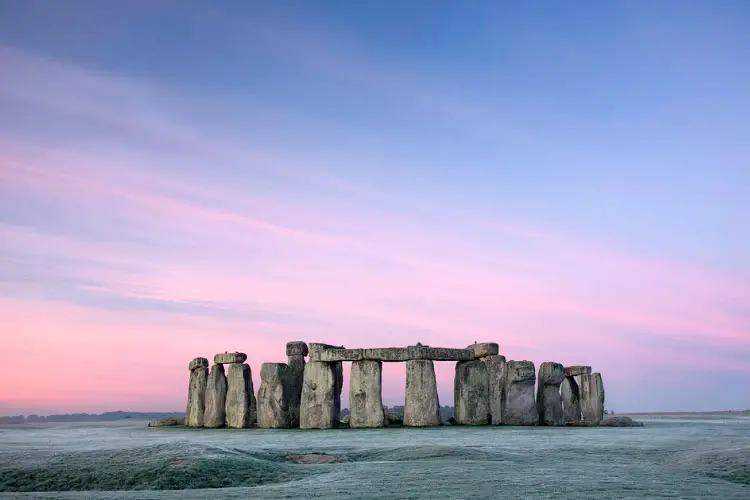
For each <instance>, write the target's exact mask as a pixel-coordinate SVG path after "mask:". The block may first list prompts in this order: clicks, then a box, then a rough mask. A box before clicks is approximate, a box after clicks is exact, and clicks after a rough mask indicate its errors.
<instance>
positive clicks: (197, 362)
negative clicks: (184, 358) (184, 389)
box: [189, 358, 208, 371]
mask: <svg viewBox="0 0 750 500" xmlns="http://www.w3.org/2000/svg"><path fill="white" fill-rule="evenodd" d="M196 368H208V360H207V359H206V358H195V359H194V360H192V361H191V362H190V365H189V369H190V371H193V370H195V369H196Z"/></svg>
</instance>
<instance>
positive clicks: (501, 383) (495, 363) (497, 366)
mask: <svg viewBox="0 0 750 500" xmlns="http://www.w3.org/2000/svg"><path fill="white" fill-rule="evenodd" d="M482 361H484V363H485V364H486V365H487V379H488V382H489V391H490V417H491V420H490V423H491V424H492V425H500V424H502V423H503V405H504V404H505V393H504V389H505V364H506V363H505V356H500V355H494V356H487V357H486V358H482Z"/></svg>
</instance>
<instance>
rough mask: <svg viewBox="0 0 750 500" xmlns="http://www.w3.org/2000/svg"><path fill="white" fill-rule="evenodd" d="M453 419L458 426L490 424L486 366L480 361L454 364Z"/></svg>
mask: <svg viewBox="0 0 750 500" xmlns="http://www.w3.org/2000/svg"><path fill="white" fill-rule="evenodd" d="M453 405H454V408H455V410H454V411H455V413H454V416H453V418H455V419H456V423H457V424H459V425H487V424H488V423H490V388H489V376H488V374H487V365H486V364H485V363H484V362H483V361H482V360H480V359H476V360H474V361H459V362H458V363H456V376H455V379H454V385H453Z"/></svg>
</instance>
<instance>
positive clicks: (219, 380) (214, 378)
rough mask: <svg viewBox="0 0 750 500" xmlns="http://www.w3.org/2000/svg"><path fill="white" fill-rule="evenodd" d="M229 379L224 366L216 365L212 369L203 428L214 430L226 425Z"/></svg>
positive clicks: (209, 376) (207, 387) (207, 389)
mask: <svg viewBox="0 0 750 500" xmlns="http://www.w3.org/2000/svg"><path fill="white" fill-rule="evenodd" d="M226 403H227V377H226V375H225V373H224V365H222V364H216V365H213V366H212V367H211V373H210V374H209V375H208V385H207V386H206V413H205V415H204V417H203V427H209V428H212V429H215V428H219V427H224V426H225V425H226V416H227V414H226Z"/></svg>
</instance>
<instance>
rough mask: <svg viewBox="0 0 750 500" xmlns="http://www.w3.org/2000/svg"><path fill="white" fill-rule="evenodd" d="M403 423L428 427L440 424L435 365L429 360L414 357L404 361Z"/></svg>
mask: <svg viewBox="0 0 750 500" xmlns="http://www.w3.org/2000/svg"><path fill="white" fill-rule="evenodd" d="M404 425H406V426H410V427H429V426H437V425H440V401H439V400H438V392H437V381H436V379H435V365H434V363H433V362H432V361H431V360H425V359H416V360H410V361H407V362H406V404H405V405H404Z"/></svg>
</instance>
